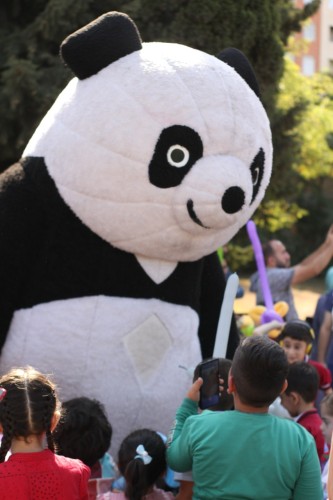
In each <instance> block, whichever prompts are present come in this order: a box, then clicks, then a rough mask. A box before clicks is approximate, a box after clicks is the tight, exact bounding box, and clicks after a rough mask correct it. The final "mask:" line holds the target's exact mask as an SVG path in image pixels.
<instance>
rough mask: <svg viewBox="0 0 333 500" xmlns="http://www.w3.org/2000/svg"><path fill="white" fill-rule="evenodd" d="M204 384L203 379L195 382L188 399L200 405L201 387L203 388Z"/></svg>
mask: <svg viewBox="0 0 333 500" xmlns="http://www.w3.org/2000/svg"><path fill="white" fill-rule="evenodd" d="M202 384H203V380H202V378H201V377H199V378H197V380H196V381H195V382H193V384H192V385H191V387H190V390H189V391H188V393H187V397H188V398H189V399H192V401H195V402H196V403H198V401H199V399H200V387H201V386H202Z"/></svg>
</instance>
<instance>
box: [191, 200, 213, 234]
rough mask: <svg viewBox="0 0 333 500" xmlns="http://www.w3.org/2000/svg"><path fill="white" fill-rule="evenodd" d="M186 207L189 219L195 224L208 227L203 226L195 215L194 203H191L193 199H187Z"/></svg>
mask: <svg viewBox="0 0 333 500" xmlns="http://www.w3.org/2000/svg"><path fill="white" fill-rule="evenodd" d="M186 207H187V211H188V214H189V216H190V218H191V220H193V222H194V223H195V224H198V226H201V227H203V228H205V229H209V227H207V226H205V225H204V224H203V223H202V222H201V220H200V219H199V217H198V216H197V214H196V213H195V210H194V203H193V200H191V199H189V200H187V204H186Z"/></svg>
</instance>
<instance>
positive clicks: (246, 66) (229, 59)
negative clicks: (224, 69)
mask: <svg viewBox="0 0 333 500" xmlns="http://www.w3.org/2000/svg"><path fill="white" fill-rule="evenodd" d="M217 57H218V59H220V60H221V61H223V62H225V63H227V64H228V65H229V66H231V67H232V68H234V70H235V71H237V73H238V74H239V75H240V76H241V77H242V78H243V80H245V81H246V83H247V84H248V86H249V87H250V88H251V89H252V90H253V92H254V93H255V94H256V95H257V96H258V97H259V99H260V98H261V96H260V89H259V85H258V82H257V78H256V75H255V73H254V69H253V68H252V66H251V64H250V62H249V60H248V59H247V57H246V56H245V55H244V54H243V52H241V51H240V50H238V49H234V48H233V47H230V48H228V49H225V50H222V52H220V53H219V55H218V56H217Z"/></svg>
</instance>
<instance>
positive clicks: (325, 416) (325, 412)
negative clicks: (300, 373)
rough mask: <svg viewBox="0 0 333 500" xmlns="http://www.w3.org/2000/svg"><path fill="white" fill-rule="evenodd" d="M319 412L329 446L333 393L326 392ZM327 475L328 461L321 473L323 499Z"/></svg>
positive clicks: (332, 426)
mask: <svg viewBox="0 0 333 500" xmlns="http://www.w3.org/2000/svg"><path fill="white" fill-rule="evenodd" d="M320 413H321V419H322V421H323V422H322V425H321V430H322V432H323V434H324V438H325V444H326V445H327V447H328V448H329V447H330V445H331V438H332V433H333V394H328V395H327V396H325V397H324V399H322V401H321V404H320ZM327 476H328V461H327V462H326V463H325V465H324V468H323V472H322V473H321V482H322V486H323V491H324V500H327Z"/></svg>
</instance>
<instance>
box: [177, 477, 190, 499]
mask: <svg viewBox="0 0 333 500" xmlns="http://www.w3.org/2000/svg"><path fill="white" fill-rule="evenodd" d="M179 483H180V487H179V491H178V493H177V495H176V499H175V500H192V494H193V481H179Z"/></svg>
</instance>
